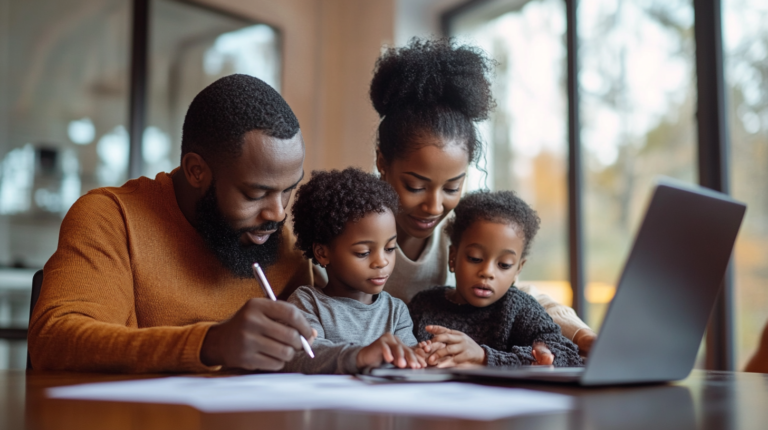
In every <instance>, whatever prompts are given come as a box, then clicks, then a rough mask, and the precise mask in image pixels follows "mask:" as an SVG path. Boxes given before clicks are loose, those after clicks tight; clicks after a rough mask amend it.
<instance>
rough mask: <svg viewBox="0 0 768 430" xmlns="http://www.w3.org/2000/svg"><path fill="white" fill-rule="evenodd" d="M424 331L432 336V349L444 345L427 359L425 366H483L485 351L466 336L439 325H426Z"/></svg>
mask: <svg viewBox="0 0 768 430" xmlns="http://www.w3.org/2000/svg"><path fill="white" fill-rule="evenodd" d="M426 330H427V331H428V332H429V333H432V334H433V335H434V336H433V337H432V347H433V348H434V347H435V345H436V344H442V345H444V347H442V348H440V349H437V350H435V351H434V352H433V353H432V354H431V355H430V356H429V358H427V365H429V366H437V367H453V366H460V365H477V364H485V361H486V357H485V350H484V349H483V348H481V347H480V345H478V344H477V342H475V341H474V340H472V338H471V337H469V336H467V335H466V334H464V333H462V332H460V331H457V330H450V329H447V328H445V327H443V326H439V325H428V326H427V327H426Z"/></svg>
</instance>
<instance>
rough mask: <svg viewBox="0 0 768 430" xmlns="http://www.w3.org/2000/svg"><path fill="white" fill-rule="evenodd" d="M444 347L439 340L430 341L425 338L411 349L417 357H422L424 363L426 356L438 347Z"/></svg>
mask: <svg viewBox="0 0 768 430" xmlns="http://www.w3.org/2000/svg"><path fill="white" fill-rule="evenodd" d="M441 348H445V344H444V343H440V342H432V341H431V340H425V341H422V342H419V344H418V345H416V346H414V347H413V351H414V352H415V353H416V355H418V356H419V357H421V358H423V359H424V363H426V360H427V357H429V355H430V354H431V353H433V352H435V351H437V350H438V349H441Z"/></svg>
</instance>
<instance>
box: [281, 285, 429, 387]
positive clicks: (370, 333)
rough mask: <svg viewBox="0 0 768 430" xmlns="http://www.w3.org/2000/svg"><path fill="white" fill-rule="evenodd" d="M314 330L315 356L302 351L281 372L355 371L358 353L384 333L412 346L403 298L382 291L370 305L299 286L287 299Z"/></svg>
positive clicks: (410, 322)
mask: <svg viewBox="0 0 768 430" xmlns="http://www.w3.org/2000/svg"><path fill="white" fill-rule="evenodd" d="M288 302H290V303H293V304H294V305H296V307H298V308H299V310H301V311H302V313H303V314H304V316H305V317H306V318H307V321H309V324H310V325H311V326H312V328H313V329H315V330H317V339H315V342H314V343H313V344H312V350H313V351H314V353H315V358H310V357H309V356H308V355H307V354H306V353H305V352H304V351H297V352H296V357H295V358H294V359H293V360H291V361H290V362H288V363H286V365H285V367H284V368H283V371H284V372H301V373H357V371H358V368H357V353H358V352H359V351H360V349H362V348H363V347H365V346H368V345H369V344H371V343H372V342H373V341H375V340H376V339H378V338H379V337H381V335H383V334H385V333H392V334H394V335H395V336H397V337H399V338H400V340H402V341H403V343H405V344H406V345H408V346H415V345H416V344H417V343H418V342H416V338H415V337H414V336H413V321H411V316H410V315H409V314H408V308H407V307H406V306H405V303H403V301H402V300H400V299H396V298H394V297H392V296H391V295H389V294H388V293H386V292H383V291H382V292H381V294H379V295H378V296H376V297H375V300H374V301H373V303H371V304H370V305H366V304H363V303H361V302H359V301H357V300H355V299H350V298H346V297H331V296H328V295H326V294H325V293H323V290H321V289H319V288H315V287H312V286H303V287H299V288H298V289H297V290H296V291H294V293H293V294H291V296H290V297H289V298H288Z"/></svg>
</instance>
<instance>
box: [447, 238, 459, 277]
mask: <svg viewBox="0 0 768 430" xmlns="http://www.w3.org/2000/svg"><path fill="white" fill-rule="evenodd" d="M458 254H459V250H458V249H456V247H455V246H453V245H451V246H449V247H448V270H450V271H451V273H453V271H454V270H456V256H457V255H458Z"/></svg>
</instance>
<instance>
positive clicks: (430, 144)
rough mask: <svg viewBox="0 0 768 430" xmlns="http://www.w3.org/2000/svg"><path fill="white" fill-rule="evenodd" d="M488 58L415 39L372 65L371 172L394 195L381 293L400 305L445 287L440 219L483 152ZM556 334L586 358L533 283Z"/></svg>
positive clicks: (578, 334)
mask: <svg viewBox="0 0 768 430" xmlns="http://www.w3.org/2000/svg"><path fill="white" fill-rule="evenodd" d="M492 66H493V61H492V60H490V59H489V58H487V57H486V56H485V55H484V54H483V53H482V51H480V50H479V49H476V48H473V47H469V46H456V45H455V43H453V42H452V41H450V40H448V39H442V40H433V41H423V40H418V39H414V40H412V41H411V43H410V44H409V45H408V46H407V47H404V48H399V49H397V48H389V49H388V50H387V51H386V52H384V54H382V56H381V57H380V58H379V59H378V61H377V62H376V67H375V70H374V77H373V80H372V82H371V89H370V96H371V101H372V102H373V107H374V108H375V109H376V111H377V112H378V113H379V116H380V117H381V122H380V123H379V129H378V145H377V148H376V167H377V169H378V171H379V174H380V175H381V178H382V179H383V180H385V181H387V182H388V183H389V184H391V185H392V186H393V187H394V188H395V190H396V191H397V193H398V195H399V197H400V206H401V209H400V212H399V213H398V215H397V243H398V249H397V251H396V252H397V262H396V264H395V269H394V273H393V274H392V275H391V276H390V279H389V280H388V281H387V284H386V287H385V289H386V291H387V292H389V293H390V294H392V295H393V296H395V297H398V298H400V299H402V300H404V301H405V302H406V303H407V302H408V301H409V300H410V299H411V297H413V296H414V295H415V294H416V293H417V292H419V291H421V290H422V289H426V288H429V287H431V286H433V285H445V284H446V283H448V284H450V283H451V282H450V281H449V273H448V245H449V242H448V238H447V236H446V235H445V232H444V231H443V222H442V221H443V220H444V219H445V218H446V217H447V216H448V214H449V213H450V212H451V211H452V210H453V208H455V207H456V205H457V204H458V202H459V199H460V198H461V191H462V187H463V185H464V180H465V178H466V174H467V169H468V167H469V165H470V164H471V163H476V162H477V160H478V158H479V157H480V153H481V152H482V148H481V143H480V141H479V139H478V135H477V130H476V128H475V123H476V122H478V121H481V120H483V119H486V118H487V117H488V113H489V111H490V110H491V109H493V107H494V101H493V97H492V96H491V86H490V82H489V79H488V74H489V73H490V72H491V69H492ZM519 288H520V289H521V290H522V291H524V292H527V293H529V294H531V295H533V296H534V297H535V298H536V299H537V300H538V301H539V303H540V304H541V305H542V306H544V308H545V309H546V310H547V312H548V313H549V314H550V316H551V317H552V318H553V319H554V320H555V322H556V323H557V324H558V325H560V327H561V329H562V331H563V334H564V335H565V336H566V337H568V338H569V339H571V340H573V341H574V343H576V344H577V345H578V346H579V349H580V350H581V351H582V353H583V354H587V353H588V352H589V350H590V348H591V346H592V342H593V341H594V339H595V337H596V335H595V333H594V332H593V331H592V330H591V329H590V328H589V327H588V326H587V325H586V324H584V322H582V321H581V320H580V319H579V318H578V317H577V316H576V313H575V312H574V311H573V309H571V308H569V307H566V306H563V305H560V304H559V303H556V302H555V301H554V300H552V298H550V297H549V296H547V295H545V294H541V293H539V292H538V291H537V290H536V288H535V287H533V286H521V287H519Z"/></svg>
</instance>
